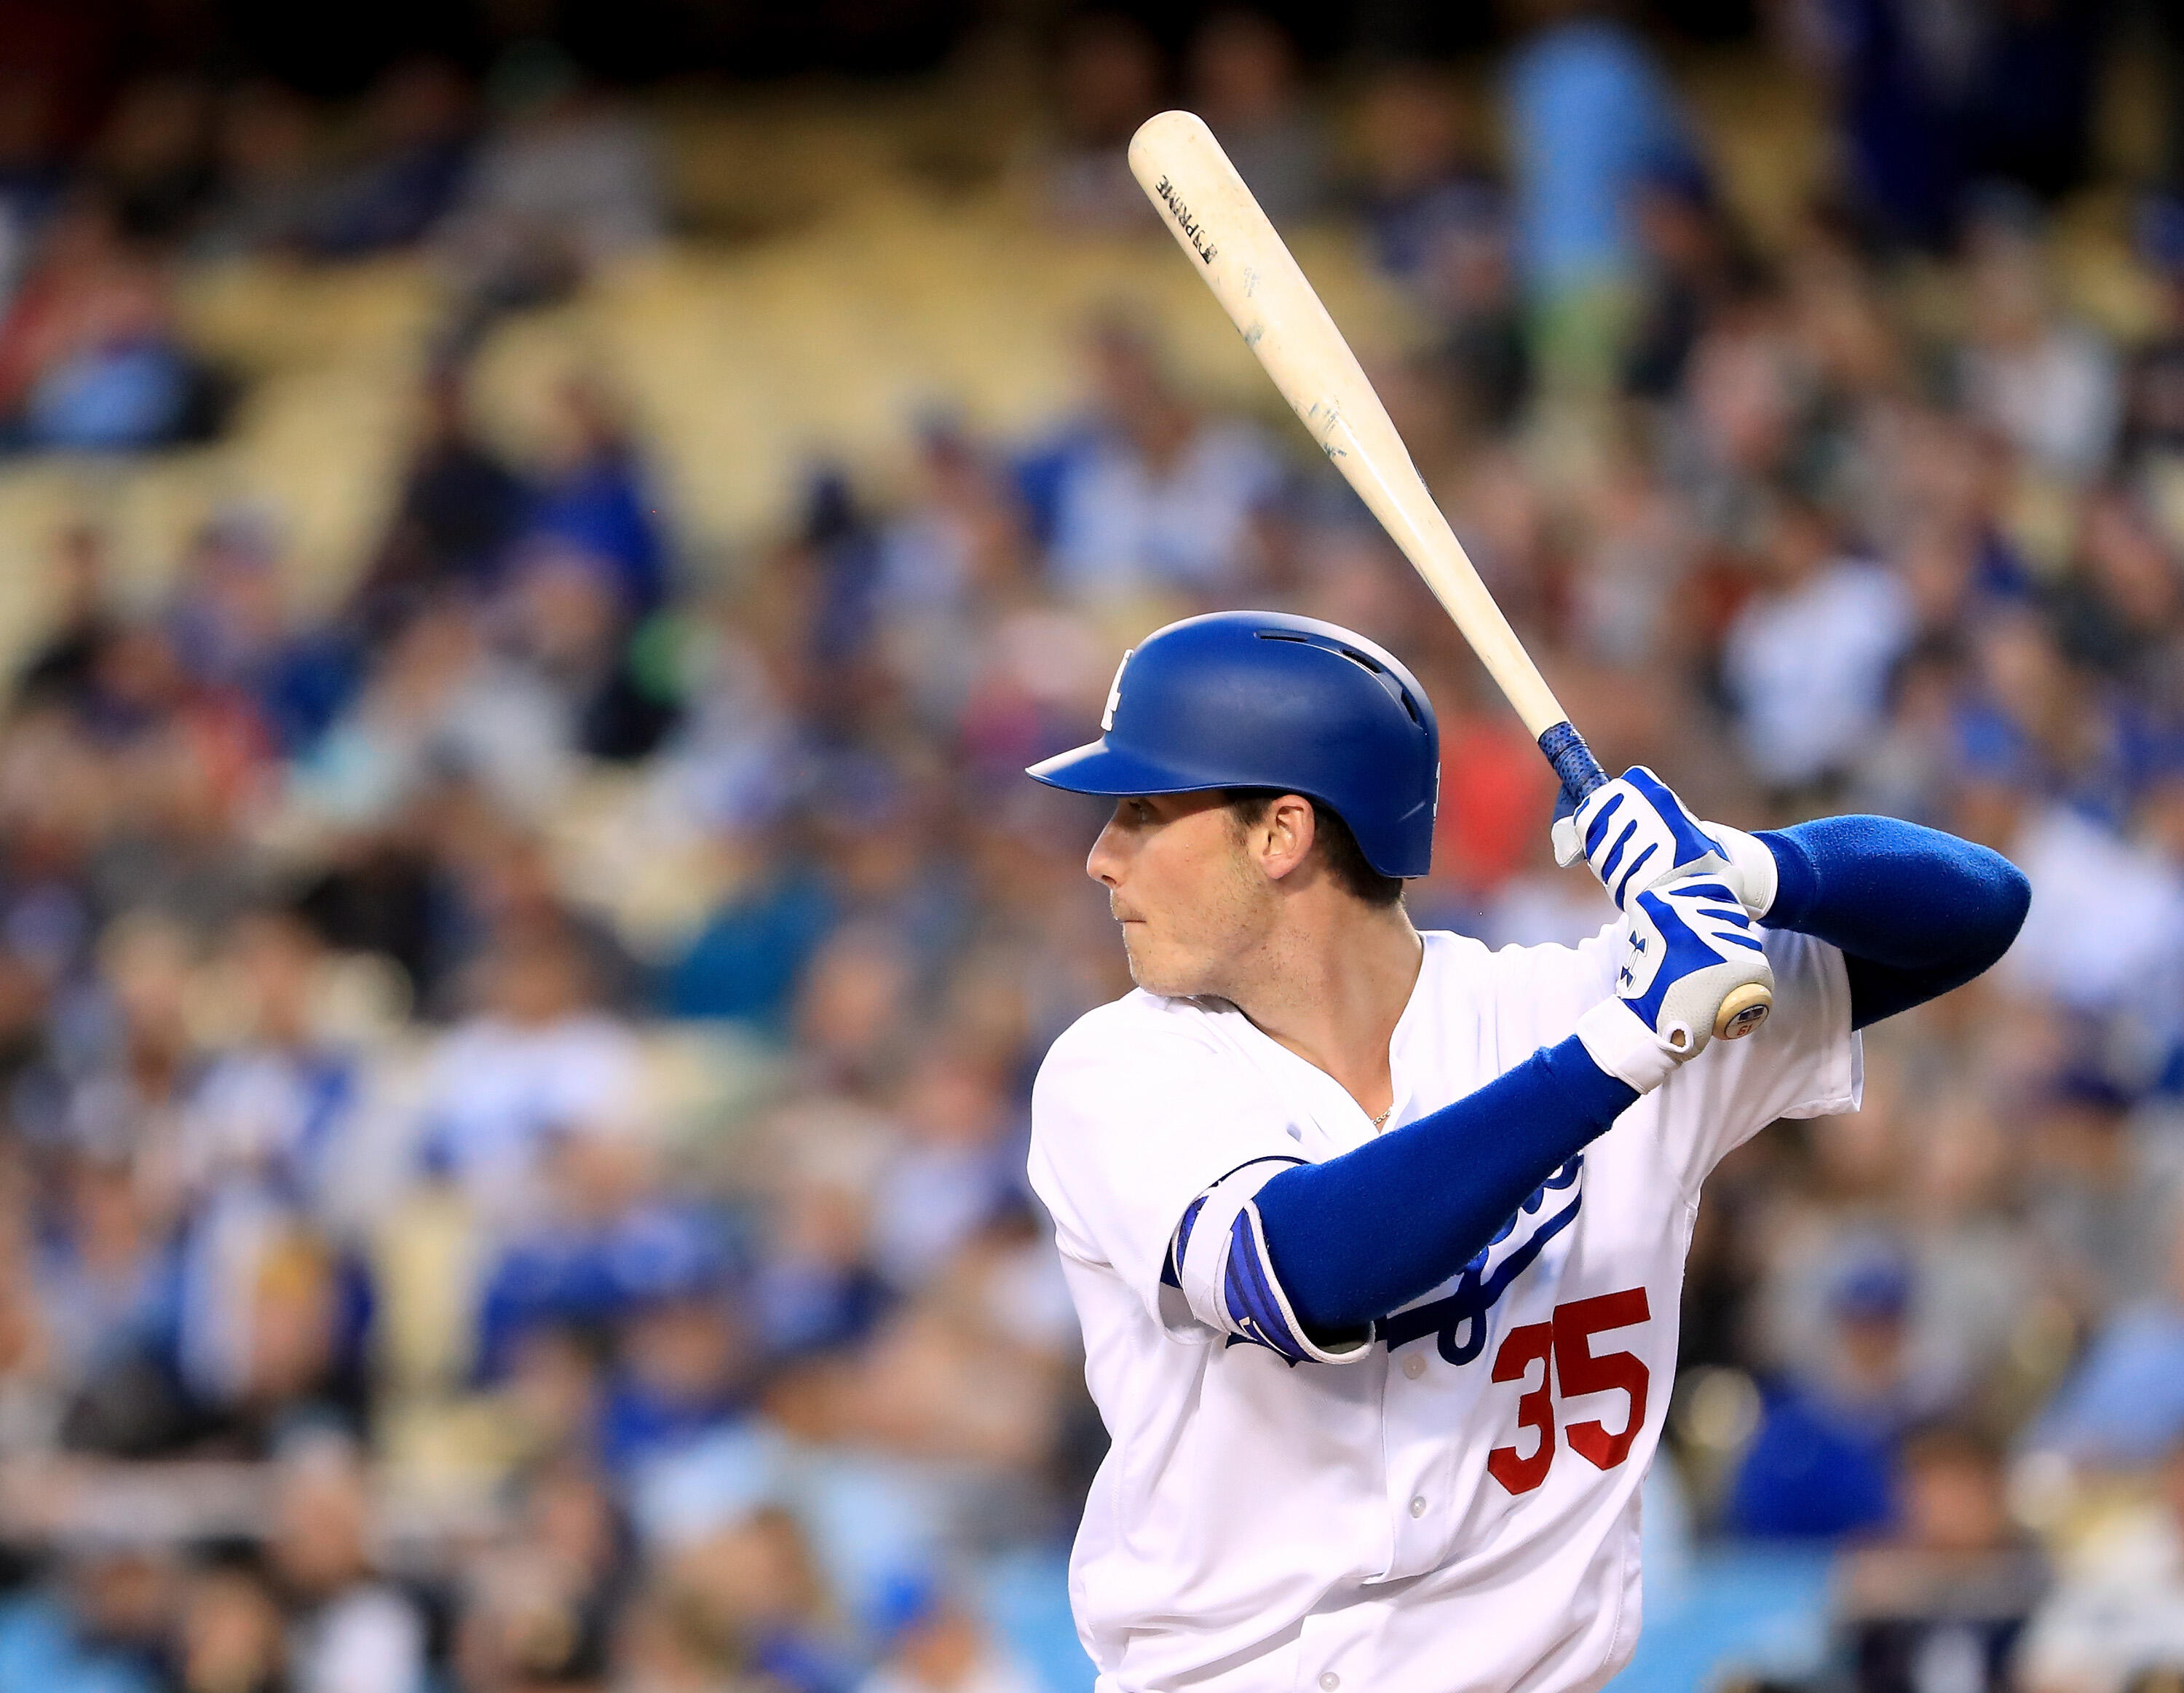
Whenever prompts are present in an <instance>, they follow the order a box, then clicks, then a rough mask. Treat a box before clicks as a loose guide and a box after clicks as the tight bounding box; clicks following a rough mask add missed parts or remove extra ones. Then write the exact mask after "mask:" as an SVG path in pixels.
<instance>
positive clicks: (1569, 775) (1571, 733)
mask: <svg viewBox="0 0 2184 1693" xmlns="http://www.w3.org/2000/svg"><path fill="white" fill-rule="evenodd" d="M1540 751H1541V752H1544V753H1546V755H1547V763H1550V764H1552V765H1553V766H1554V767H1555V774H1556V775H1557V776H1559V777H1561V778H1562V784H1563V792H1564V793H1565V794H1567V795H1568V796H1569V802H1570V804H1571V805H1573V806H1577V805H1581V804H1583V803H1584V802H1585V796H1586V795H1587V794H1589V793H1591V791H1593V790H1594V789H1595V788H1597V787H1601V786H1603V785H1606V783H1607V771H1605V770H1603V769H1602V768H1600V760H1598V759H1597V758H1596V757H1593V756H1592V749H1591V747H1590V746H1586V745H1585V737H1584V736H1583V735H1580V734H1579V733H1578V732H1577V731H1576V730H1575V729H1572V728H1571V727H1570V725H1569V720H1568V718H1564V719H1563V721H1562V722H1560V723H1558V724H1555V725H1554V727H1553V728H1552V729H1548V730H1547V731H1546V733H1545V734H1543V735H1541V737H1540Z"/></svg>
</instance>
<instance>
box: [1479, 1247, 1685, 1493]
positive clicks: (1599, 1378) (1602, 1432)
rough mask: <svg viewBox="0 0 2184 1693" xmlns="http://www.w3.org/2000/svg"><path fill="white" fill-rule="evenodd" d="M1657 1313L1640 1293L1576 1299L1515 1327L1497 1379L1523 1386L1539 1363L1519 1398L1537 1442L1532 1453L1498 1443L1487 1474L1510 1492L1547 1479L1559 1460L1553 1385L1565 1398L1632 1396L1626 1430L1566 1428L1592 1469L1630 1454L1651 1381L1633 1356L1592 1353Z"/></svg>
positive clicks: (1499, 1354)
mask: <svg viewBox="0 0 2184 1693" xmlns="http://www.w3.org/2000/svg"><path fill="white" fill-rule="evenodd" d="M1649 1316H1652V1312H1651V1311H1650V1310H1648V1309H1647V1307H1646V1290H1645V1289H1644V1288H1624V1289H1623V1290H1622V1292H1620V1293H1602V1294H1601V1295H1599V1296H1598V1297H1597V1298H1596V1299H1573V1300H1571V1301H1570V1302H1569V1303H1568V1304H1567V1305H1557V1306H1556V1307H1555V1313H1554V1317H1553V1320H1552V1321H1548V1322H1528V1323H1525V1324H1524V1325H1523V1326H1522V1327H1517V1328H1513V1329H1511V1330H1510V1331H1509V1333H1508V1334H1507V1336H1505V1337H1504V1338H1503V1339H1502V1345H1501V1348H1500V1349H1499V1350H1498V1351H1496V1353H1495V1355H1494V1374H1493V1379H1494V1380H1496V1381H1497V1382H1522V1381H1524V1380H1525V1379H1527V1378H1528V1377H1529V1376H1530V1374H1531V1372H1532V1366H1534V1365H1535V1364H1536V1365H1538V1366H1540V1383H1539V1385H1538V1386H1537V1387H1535V1388H1529V1389H1527V1390H1526V1391H1525V1392H1524V1394H1522V1395H1520V1396H1519V1397H1518V1400H1517V1427H1518V1428H1520V1429H1524V1428H1529V1429H1532V1430H1535V1431H1536V1433H1537V1434H1538V1439H1537V1440H1536V1442H1535V1444H1534V1445H1533V1448H1532V1450H1530V1451H1529V1452H1525V1453H1520V1452H1519V1451H1518V1450H1517V1448H1516V1447H1515V1446H1513V1445H1511V1446H1496V1448H1495V1449H1494V1450H1492V1451H1491V1452H1490V1453H1488V1454H1487V1455H1486V1472H1487V1473H1488V1474H1489V1475H1490V1476H1492V1477H1493V1478H1494V1479H1495V1480H1496V1481H1498V1482H1500V1483H1502V1486H1503V1487H1504V1488H1506V1489H1508V1491H1510V1492H1511V1493H1529V1492H1530V1491H1531V1490H1532V1489H1534V1488H1535V1487H1537V1486H1538V1485H1539V1484H1540V1483H1541V1482H1543V1481H1545V1480H1546V1478H1547V1470H1548V1467H1549V1466H1551V1465H1552V1463H1553V1462H1554V1461H1555V1410H1554V1388H1555V1386H1556V1383H1557V1382H1558V1381H1559V1383H1560V1384H1561V1387H1562V1394H1563V1398H1564V1399H1566V1400H1567V1399H1576V1398H1579V1397H1580V1396H1582V1395H1584V1394H1601V1393H1607V1392H1609V1391H1610V1390H1612V1389H1616V1388H1620V1389H1621V1390H1622V1391H1623V1392H1624V1394H1627V1395H1629V1398H1630V1414H1629V1415H1628V1416H1625V1417H1624V1421H1623V1427H1622V1428H1620V1429H1619V1430H1617V1431H1616V1432H1614V1433H1609V1432H1608V1428H1607V1424H1606V1423H1604V1422H1573V1423H1571V1424H1569V1425H1568V1427H1567V1428H1564V1429H1563V1434H1564V1436H1566V1437H1567V1438H1568V1441H1569V1445H1570V1450H1572V1451H1574V1452H1575V1453H1576V1454H1577V1455H1578V1456H1580V1458H1583V1459H1585V1461H1588V1462H1589V1463H1591V1465H1592V1466H1593V1467H1594V1468H1596V1469H1602V1470H1612V1469H1613V1468H1614V1467H1616V1466H1617V1465H1618V1464H1619V1463H1621V1462H1622V1461H1624V1459H1625V1458H1627V1457H1629V1456H1630V1446H1631V1443H1632V1442H1633V1441H1635V1439H1637V1438H1638V1431H1639V1429H1640V1428H1642V1427H1644V1426H1645V1422H1646V1387H1647V1385H1648V1383H1650V1381H1651V1379H1652V1377H1651V1376H1650V1374H1649V1372H1647V1370H1646V1366H1645V1364H1644V1362H1643V1361H1641V1359H1640V1358H1639V1357H1638V1356H1637V1355H1636V1354H1635V1353H1631V1352H1609V1353H1605V1354H1602V1355H1599V1356H1595V1355H1594V1353H1593V1350H1592V1338H1593V1337H1594V1336H1595V1335H1596V1334H1603V1333H1607V1331H1608V1330H1610V1329H1617V1328H1628V1327H1630V1326H1631V1325H1632V1324H1633V1323H1640V1322H1644V1321H1646V1319H1647V1318H1648V1317H1649Z"/></svg>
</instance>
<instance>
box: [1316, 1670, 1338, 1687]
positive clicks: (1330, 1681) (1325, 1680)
mask: <svg viewBox="0 0 2184 1693" xmlns="http://www.w3.org/2000/svg"><path fill="white" fill-rule="evenodd" d="M1340 1685H1342V1678H1341V1677H1340V1676H1339V1675H1337V1674H1336V1673H1334V1671H1333V1670H1331V1669H1330V1670H1329V1671H1328V1672H1327V1673H1325V1674H1324V1675H1323V1676H1321V1677H1320V1678H1319V1693H1334V1690H1335V1689H1336V1688H1338V1687H1340Z"/></svg>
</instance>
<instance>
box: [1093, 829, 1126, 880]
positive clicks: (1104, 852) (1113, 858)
mask: <svg viewBox="0 0 2184 1693" xmlns="http://www.w3.org/2000/svg"><path fill="white" fill-rule="evenodd" d="M1084 874H1086V875H1088V876H1089V877H1091V878H1092V880H1094V881H1095V882H1099V883H1100V884H1102V885H1103V886H1107V887H1111V888H1117V887H1120V886H1122V885H1123V854H1122V851H1121V848H1120V847H1118V846H1117V843H1116V841H1115V825H1114V824H1112V823H1111V824H1108V825H1107V826H1106V828H1105V829H1103V830H1100V838H1099V839H1098V840H1096V841H1094V842H1093V843H1092V850H1091V851H1090V852H1088V853H1086V854H1085V855H1084Z"/></svg>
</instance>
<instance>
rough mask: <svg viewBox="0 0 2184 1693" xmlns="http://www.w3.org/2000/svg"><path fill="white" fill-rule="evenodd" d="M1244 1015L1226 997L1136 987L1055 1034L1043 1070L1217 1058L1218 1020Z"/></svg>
mask: <svg viewBox="0 0 2184 1693" xmlns="http://www.w3.org/2000/svg"><path fill="white" fill-rule="evenodd" d="M1238 1015H1240V1013H1239V1012H1238V1011H1237V1010H1236V1009H1235V1008H1234V1006H1232V1005H1230V1004H1229V1003H1227V1002H1226V1001H1225V1000H1217V999H1170V998H1167V997H1163V996H1162V995H1161V994H1157V993H1148V992H1145V989H1143V988H1141V987H1140V988H1134V989H1132V990H1131V991H1130V992H1128V993H1126V994H1124V995H1123V997H1121V998H1120V999H1111V1000H1109V1001H1108V1002H1107V1003H1106V1004H1105V1005H1095V1006H1094V1007H1093V1008H1092V1009H1090V1010H1089V1011H1087V1012H1086V1013H1085V1014H1084V1015H1083V1016H1081V1017H1079V1018H1078V1020H1076V1021H1075V1022H1074V1023H1072V1024H1071V1025H1069V1026H1068V1027H1067V1029H1064V1030H1063V1031H1061V1034H1060V1035H1058V1036H1056V1038H1055V1042H1054V1044H1053V1045H1052V1046H1050V1047H1049V1048H1047V1052H1046V1058H1045V1061H1044V1062H1043V1063H1042V1064H1040V1065H1039V1075H1040V1076H1042V1077H1045V1076H1047V1075H1048V1074H1049V1073H1050V1072H1054V1073H1057V1074H1058V1073H1061V1072H1062V1071H1066V1070H1073V1069H1076V1068H1079V1067H1081V1066H1084V1065H1095V1066H1099V1065H1107V1064H1121V1065H1128V1066H1133V1067H1134V1066H1138V1065H1141V1064H1145V1063H1146V1062H1148V1061H1149V1060H1150V1061H1157V1060H1158V1059H1162V1058H1178V1059H1189V1058H1190V1057H1192V1056H1194V1055H1198V1056H1203V1057H1204V1058H1206V1059H1212V1058H1215V1057H1217V1056H1218V1055H1219V1053H1220V1051H1221V1042H1220V1037H1219V1036H1218V1035H1217V1032H1216V1030H1215V1024H1216V1022H1217V1020H1218V1019H1220V1018H1222V1017H1224V1016H1226V1017H1234V1016H1238Z"/></svg>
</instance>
